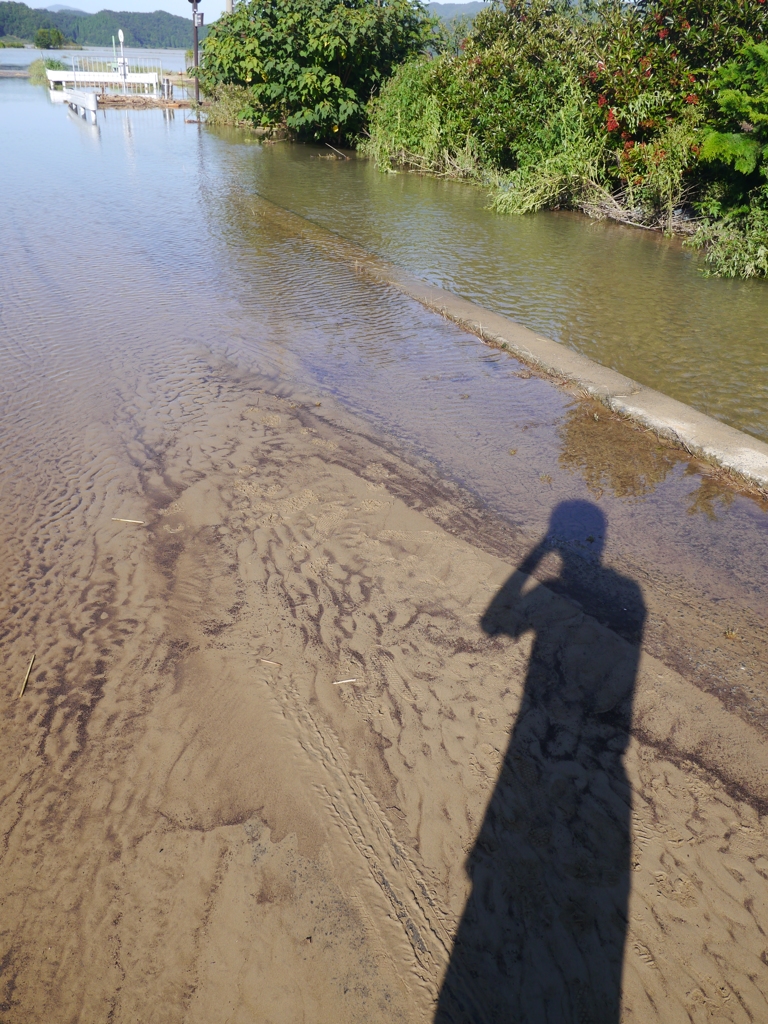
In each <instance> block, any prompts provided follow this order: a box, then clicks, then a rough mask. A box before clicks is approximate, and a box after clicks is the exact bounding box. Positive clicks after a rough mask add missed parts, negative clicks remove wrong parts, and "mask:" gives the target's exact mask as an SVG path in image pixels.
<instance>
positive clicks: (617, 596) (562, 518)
mask: <svg viewBox="0 0 768 1024" xmlns="http://www.w3.org/2000/svg"><path fill="white" fill-rule="evenodd" d="M607 535H608V522H607V520H606V517H605V514H604V513H603V511H602V509H600V508H599V507H598V506H597V505H595V504H594V503H593V502H591V501H583V500H574V501H563V502H560V504H559V505H556V506H555V508H554V509H553V510H552V514H551V516H550V519H549V525H548V526H547V531H546V533H545V534H544V536H543V537H542V539H541V540H540V541H539V543H538V544H537V545H536V546H535V547H534V548H533V550H532V551H530V552H529V554H528V555H527V556H526V557H525V559H524V560H523V561H522V563H521V564H520V566H519V567H518V569H517V571H516V572H514V573H513V574H512V576H510V578H509V579H508V580H507V582H506V583H505V584H504V586H503V587H502V588H501V589H500V590H499V592H498V593H497V594H496V596H495V597H494V599H493V601H491V603H490V605H489V606H488V608H487V610H486V612H485V614H484V615H483V617H482V619H481V620H480V625H481V627H482V628H483V630H484V631H485V632H486V633H488V634H490V635H495V634H498V633H508V634H509V635H510V636H517V635H519V633H520V630H521V622H520V616H521V615H523V614H524V612H525V609H526V607H527V606H528V604H529V603H530V602H527V600H526V597H525V596H524V595H523V594H522V587H523V585H524V584H525V582H526V578H527V577H529V576H532V575H533V574H534V573H535V572H536V570H537V569H538V567H539V566H540V564H541V563H542V561H543V560H544V559H545V557H546V556H547V555H548V554H550V553H554V554H556V555H558V556H559V558H560V569H559V574H558V575H555V576H547V577H546V579H545V580H544V582H545V583H546V586H547V588H548V589H549V590H550V591H552V592H553V593H555V594H558V595H560V596H563V597H567V598H568V599H569V600H570V601H572V602H573V603H574V604H576V605H577V606H578V607H579V608H580V609H581V610H582V611H584V612H585V613H586V614H588V615H591V616H592V617H593V618H595V619H596V620H597V621H598V622H599V623H601V624H602V625H604V626H607V627H608V628H610V629H612V630H613V631H614V632H616V633H618V634H619V636H622V637H623V638H624V639H625V640H629V641H630V642H631V643H634V644H637V643H639V642H640V639H641V636H642V629H643V623H644V620H645V606H644V602H643V599H642V595H641V592H640V588H639V587H638V585H637V584H636V583H635V582H634V580H631V579H629V578H627V577H625V576H622V575H621V574H620V573H618V572H616V571H615V570H614V569H612V568H610V567H607V566H605V565H604V564H603V553H604V551H605V544H606V538H607Z"/></svg>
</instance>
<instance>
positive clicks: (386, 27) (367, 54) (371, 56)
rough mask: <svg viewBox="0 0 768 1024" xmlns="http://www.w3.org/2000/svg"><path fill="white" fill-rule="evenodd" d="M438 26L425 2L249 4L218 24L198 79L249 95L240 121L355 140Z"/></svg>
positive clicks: (278, 0) (247, 0) (248, 0)
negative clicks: (384, 89)
mask: <svg viewBox="0 0 768 1024" xmlns="http://www.w3.org/2000/svg"><path fill="white" fill-rule="evenodd" d="M434 24H435V23H434V20H433V19H431V18H429V17H428V16H427V14H426V12H425V10H424V8H423V6H422V5H421V3H420V2H419V0H378V2H377V0H243V2H242V3H239V4H238V5H237V7H236V8H235V10H234V11H233V12H232V13H231V14H225V15H223V16H222V17H221V18H220V19H219V20H218V21H217V22H216V23H215V24H214V25H213V26H212V27H211V30H210V33H209V35H208V37H207V38H206V40H205V43H204V45H203V55H202V59H201V72H200V79H201V83H202V85H203V87H204V89H205V90H206V91H207V92H209V93H212V92H213V93H215V91H216V90H217V89H219V88H221V87H222V86H239V87H241V88H244V89H245V90H246V92H245V94H244V95H246V96H247V104H246V105H245V106H244V108H243V110H242V111H241V112H240V114H241V117H240V119H241V120H248V121H251V122H253V123H256V124H262V125H274V124H278V123H284V124H286V125H287V126H288V127H289V128H291V129H293V130H294V131H296V132H297V133H298V134H300V135H304V136H309V137H315V138H332V137H333V138H337V139H341V138H352V137H354V136H355V135H356V134H357V133H358V132H360V130H361V129H362V127H363V126H364V123H365V119H366V104H367V102H368V100H369V99H370V97H371V96H372V95H374V94H375V93H377V92H378V90H379V89H380V87H381V84H382V83H383V82H384V80H385V79H386V78H387V77H388V76H389V75H390V74H391V73H392V71H393V69H394V68H395V67H396V66H397V65H398V64H400V63H402V62H403V61H405V60H406V59H407V58H409V57H412V56H413V55H414V54H416V53H418V52H419V51H421V50H423V49H424V48H425V47H426V46H427V45H428V44H429V42H430V40H431V39H432V38H433V28H434Z"/></svg>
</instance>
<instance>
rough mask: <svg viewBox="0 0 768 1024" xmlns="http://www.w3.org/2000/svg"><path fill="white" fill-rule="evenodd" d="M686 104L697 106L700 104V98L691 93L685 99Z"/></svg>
mask: <svg viewBox="0 0 768 1024" xmlns="http://www.w3.org/2000/svg"><path fill="white" fill-rule="evenodd" d="M685 102H686V103H693V104H694V105H695V104H696V103H698V102H699V97H698V96H694V95H693V93H692V92H689V93H688V95H687V96H686V97H685Z"/></svg>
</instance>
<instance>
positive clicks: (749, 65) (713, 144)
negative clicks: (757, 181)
mask: <svg viewBox="0 0 768 1024" xmlns="http://www.w3.org/2000/svg"><path fill="white" fill-rule="evenodd" d="M713 84H714V86H715V88H716V90H717V91H716V95H715V102H716V104H717V107H718V108H719V111H720V124H719V125H718V128H720V127H722V128H725V129H726V130H725V131H721V130H711V131H709V132H707V133H706V135H705V136H704V140H703V142H702V146H701V157H702V159H703V160H708V161H721V162H722V163H725V164H729V165H730V166H732V167H733V168H734V170H736V171H738V172H739V173H740V174H742V175H745V178H746V179H749V178H750V177H753V176H754V174H755V172H756V171H758V172H759V174H760V175H762V176H763V177H768V43H751V44H749V45H747V46H745V47H744V49H743V50H742V51H741V53H740V54H739V55H738V57H737V58H736V59H735V60H731V61H728V63H727V64H724V65H723V66H722V67H721V68H720V69H719V70H718V71H717V73H716V75H715V76H714V80H713Z"/></svg>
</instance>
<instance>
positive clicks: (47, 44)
mask: <svg viewBox="0 0 768 1024" xmlns="http://www.w3.org/2000/svg"><path fill="white" fill-rule="evenodd" d="M68 42H69V40H68V39H67V38H66V36H65V35H64V33H63V32H62V31H61V29H59V28H39V29H38V30H37V32H35V39H34V43H35V46H37V47H38V49H40V50H58V49H61V47H62V46H64V44H65V43H68Z"/></svg>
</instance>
